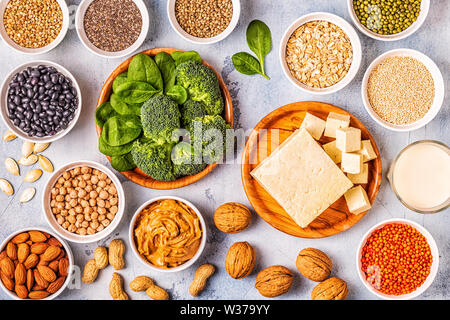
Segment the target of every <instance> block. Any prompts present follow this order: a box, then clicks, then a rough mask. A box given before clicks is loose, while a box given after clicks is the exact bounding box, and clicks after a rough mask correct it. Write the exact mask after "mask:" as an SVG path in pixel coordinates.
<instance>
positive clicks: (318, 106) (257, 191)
mask: <svg viewBox="0 0 450 320" xmlns="http://www.w3.org/2000/svg"><path fill="white" fill-rule="evenodd" d="M306 112H309V113H311V114H313V115H315V116H317V117H319V118H322V119H324V120H325V119H326V118H327V116H328V114H329V113H330V112H337V113H341V114H348V115H350V118H351V120H350V125H351V126H352V127H355V128H359V129H361V137H362V139H365V140H367V139H369V140H370V141H371V142H372V146H373V149H374V150H375V152H376V154H377V156H378V158H376V159H375V160H372V161H370V162H369V183H368V184H366V185H363V187H364V189H365V190H366V191H367V195H368V197H369V199H370V202H371V203H372V204H373V203H374V201H375V198H376V196H377V193H378V190H379V188H380V183H381V159H380V154H379V152H378V147H377V145H376V143H375V140H374V139H373V137H372V135H371V134H370V133H369V131H368V130H367V128H366V127H365V126H364V125H363V124H362V123H361V121H359V120H358V119H357V118H356V117H354V116H353V115H352V114H350V113H348V112H347V111H345V110H343V109H341V108H338V107H335V106H333V105H330V104H326V103H321V102H311V101H305V102H296V103H292V104H289V105H286V106H284V107H281V108H279V109H277V110H275V111H273V112H271V113H269V114H268V115H267V116H266V117H265V118H264V119H262V120H261V121H260V122H259V123H258V124H257V125H256V127H255V128H254V129H253V131H252V133H251V134H250V136H249V138H248V140H247V143H246V145H245V149H244V152H243V154H242V165H241V176H242V183H243V185H244V190H245V193H246V194H247V198H248V199H249V201H250V203H251V205H252V206H253V208H254V209H255V211H256V212H257V213H258V214H259V215H260V216H261V218H263V219H264V220H265V221H266V222H267V223H269V224H270V225H271V226H273V227H275V228H277V229H278V230H280V231H283V232H285V233H287V234H290V235H293V236H296V237H302V238H322V237H327V236H331V235H334V234H337V233H340V232H342V231H345V230H347V229H349V228H350V227H352V226H353V225H354V224H356V223H357V222H358V221H359V220H361V218H362V217H363V216H364V215H365V214H366V212H364V213H361V214H359V215H354V214H352V213H350V212H349V211H348V208H347V204H346V203H345V199H344V197H341V198H340V199H339V200H337V201H336V202H335V203H334V204H332V205H331V206H330V207H329V208H328V209H327V210H325V211H324V212H323V213H322V214H321V215H320V216H319V217H317V218H316V219H315V220H314V221H313V222H312V223H311V224H310V225H309V226H308V227H307V228H301V227H300V226H299V225H297V224H296V223H295V222H294V220H293V219H292V218H291V217H290V216H289V215H288V214H287V213H286V211H284V209H283V208H282V207H281V206H280V205H279V204H278V202H277V201H276V200H275V199H273V198H272V197H271V196H270V195H269V193H267V192H266V191H265V190H264V188H263V187H262V186H261V185H260V184H259V183H258V182H257V181H256V180H255V179H254V178H253V177H252V176H251V175H250V172H251V171H252V170H253V169H254V168H255V167H256V166H257V165H258V164H259V163H260V162H261V161H262V160H264V159H265V158H267V157H268V156H269V155H270V153H271V152H272V151H273V150H274V149H275V148H276V147H277V146H279V145H280V144H281V143H282V142H283V141H284V140H285V139H286V138H287V137H289V136H290V135H291V134H292V133H293V132H294V131H295V130H296V129H298V128H299V127H300V125H301V123H302V121H303V119H304V117H305V114H306ZM272 130H279V133H280V134H279V136H280V138H279V139H278V140H279V141H272V140H273V139H272V138H271V132H272ZM274 136H275V135H274ZM333 140H334V139H333V138H328V137H324V136H322V138H321V139H320V143H321V144H324V143H327V142H330V141H333ZM299 183H301V182H300V181H299Z"/></svg>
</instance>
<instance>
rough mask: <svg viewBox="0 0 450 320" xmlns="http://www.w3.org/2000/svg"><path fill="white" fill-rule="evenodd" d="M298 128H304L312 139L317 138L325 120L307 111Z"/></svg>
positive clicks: (321, 131) (323, 128)
mask: <svg viewBox="0 0 450 320" xmlns="http://www.w3.org/2000/svg"><path fill="white" fill-rule="evenodd" d="M300 129H306V131H308V132H309V134H310V135H311V136H312V137H313V138H314V139H316V140H319V139H320V138H321V137H322V134H323V131H324V130H325V121H324V120H322V119H320V118H319V117H316V116H315V115H312V114H311V113H308V112H307V113H306V116H305V119H303V122H302V125H301V126H300Z"/></svg>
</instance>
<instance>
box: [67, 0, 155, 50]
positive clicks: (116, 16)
mask: <svg viewBox="0 0 450 320" xmlns="http://www.w3.org/2000/svg"><path fill="white" fill-rule="evenodd" d="M149 25H150V22H149V16H148V10H147V7H146V5H145V3H144V1H142V0H83V1H82V2H81V4H80V5H79V6H78V9H77V13H76V17H75V26H76V29H77V33H78V37H79V38H80V40H81V42H82V43H83V45H84V46H85V47H86V48H87V49H88V50H89V51H91V52H92V53H94V54H96V55H98V56H101V57H104V58H121V57H125V56H127V55H129V54H131V53H133V52H134V51H136V50H137V49H138V48H139V47H140V46H141V45H142V43H144V41H145V38H146V37H147V33H148V28H149Z"/></svg>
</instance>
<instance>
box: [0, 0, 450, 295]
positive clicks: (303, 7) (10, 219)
mask: <svg viewBox="0 0 450 320" xmlns="http://www.w3.org/2000/svg"><path fill="white" fill-rule="evenodd" d="M241 2H242V10H241V11H242V15H241V19H240V21H239V24H238V26H237V28H236V29H235V31H234V32H233V33H232V34H231V35H230V36H229V37H228V38H227V39H225V40H224V41H222V42H219V43H217V44H214V45H209V46H196V45H192V44H190V43H188V42H186V41H184V40H182V39H181V38H180V37H179V36H177V35H176V34H175V32H174V31H173V30H172V29H171V28H170V25H169V22H168V20H167V16H166V1H164V0H159V1H156V0H154V1H146V3H147V5H148V8H149V14H150V17H151V21H150V32H149V35H148V38H147V40H146V42H145V43H144V45H143V46H142V47H141V49H142V50H144V49H148V48H153V47H178V48H182V49H187V50H197V51H198V52H199V53H200V54H201V55H202V57H203V58H204V59H206V60H207V61H208V62H210V63H211V64H212V65H213V66H214V67H215V68H217V69H218V70H221V72H222V76H223V78H224V80H225V82H226V83H227V85H228V88H229V89H230V92H231V95H232V97H233V101H234V112H235V123H236V125H237V126H238V127H242V128H244V129H245V130H248V129H251V128H252V127H253V126H254V125H255V124H256V123H257V122H258V121H259V120H260V119H261V118H262V117H263V116H265V115H266V114H267V113H269V112H270V111H272V110H274V109H276V108H278V107H280V106H282V105H285V104H287V103H291V102H294V101H301V100H319V101H323V102H328V103H331V104H334V105H337V106H340V107H342V108H345V109H346V110H348V111H350V112H352V113H353V114H354V115H356V116H357V117H358V118H359V119H360V120H361V121H362V122H363V123H364V124H365V125H366V126H367V127H368V128H369V129H370V130H371V132H372V134H373V135H374V137H375V140H376V141H377V143H378V147H379V149H380V152H381V154H382V162H383V172H384V173H386V171H387V168H388V165H389V163H390V162H391V160H392V159H393V157H395V155H396V154H397V153H398V152H399V151H400V150H401V149H402V148H403V147H405V146H406V145H408V144H409V143H411V142H413V141H416V140H421V139H435V140H440V141H442V142H445V143H446V144H447V145H448V144H450V119H449V118H450V111H449V107H448V98H449V95H448V89H447V88H448V86H449V85H450V83H449V80H450V74H449V70H450V68H449V67H450V62H449V60H448V51H449V49H450V37H449V36H448V35H449V34H450V3H449V1H446V0H433V1H432V5H431V8H430V13H429V15H428V18H427V20H426V21H425V24H424V25H423V26H422V28H421V29H420V30H419V31H418V32H417V33H415V34H414V35H412V36H411V37H409V38H407V39H404V40H400V41H397V42H390V43H386V42H381V41H376V40H373V39H370V38H368V37H366V36H363V35H362V34H360V33H359V36H360V38H361V41H362V47H363V59H362V63H361V68H360V70H359V72H358V74H357V76H356V77H355V79H354V80H353V81H352V83H350V84H349V85H348V86H347V87H346V88H345V89H343V90H342V91H340V92H338V93H336V94H332V95H330V96H323V97H320V98H318V97H314V96H312V95H307V94H304V93H302V92H300V91H299V90H298V89H296V88H295V87H294V86H293V85H292V84H290V83H289V81H288V80H287V79H286V78H285V76H284V75H283V74H282V71H281V68H280V64H279V59H278V45H279V42H280V38H281V35H282V34H283V32H284V30H285V29H286V28H287V27H288V26H289V25H290V24H291V23H292V21H294V20H295V19H297V18H298V17H299V16H301V15H303V14H306V13H309V12H313V11H328V12H332V13H335V14H337V15H339V16H341V17H343V18H344V19H346V20H347V21H350V18H349V16H348V13H347V8H346V1H344V0H340V1H335V0H318V1H312V0H309V1H306V0H305V1H298V0H283V1H278V0H243V1H241ZM68 3H69V4H77V3H79V1H68ZM257 18H258V19H261V20H264V21H265V22H266V23H267V24H268V25H269V27H270V28H271V30H272V38H273V45H274V46H273V49H272V51H271V53H270V54H269V55H268V57H267V60H266V68H267V73H268V74H269V75H270V76H271V78H272V79H271V80H270V81H267V80H265V79H264V78H262V77H259V76H254V77H248V76H244V75H242V74H240V73H238V72H236V71H234V68H233V66H232V64H231V55H232V54H234V53H235V52H237V51H248V48H247V45H246V42H245V30H246V27H247V25H248V23H249V22H250V21H251V20H253V19H257ZM401 47H407V48H413V49H416V50H419V51H421V52H424V53H425V54H427V55H428V56H430V57H431V58H432V59H433V60H434V61H435V62H436V64H437V65H438V66H439V67H440V69H441V71H442V73H443V76H444V81H445V85H446V99H445V100H444V106H443V108H442V110H441V111H440V113H439V114H438V115H437V117H436V118H435V119H434V120H433V121H432V122H431V123H430V124H428V125H427V126H426V127H424V128H421V129H419V130H417V131H414V132H411V133H394V132H391V131H387V130H386V129H383V128H381V127H380V126H378V125H377V124H375V123H374V122H373V121H372V120H371V118H370V117H369V115H368V114H367V113H366V111H365V110H364V108H363V105H362V99H361V94H360V86H361V79H362V77H363V74H364V70H365V68H366V67H367V66H368V65H369V63H370V62H371V61H372V60H373V59H374V58H375V57H377V56H378V55H380V54H381V53H383V52H385V51H387V50H390V49H394V48H401ZM36 58H38V59H48V60H52V61H55V62H58V63H60V64H62V65H63V66H65V67H66V68H67V69H69V70H70V71H71V72H72V73H73V74H74V76H75V77H76V78H77V79H78V82H79V84H80V87H81V91H82V93H83V101H84V104H83V111H82V114H81V116H80V119H79V122H78V124H77V125H76V127H75V128H74V129H73V131H72V132H71V133H70V134H68V135H67V136H66V137H65V138H64V139H63V140H61V141H58V142H56V143H53V144H52V146H51V147H50V148H49V149H48V150H47V151H46V152H45V155H46V156H47V157H48V158H49V159H51V160H52V161H53V164H54V165H55V167H56V168H58V167H59V166H61V165H63V164H65V163H67V162H69V161H73V160H79V159H89V160H94V161H98V162H101V163H103V164H107V160H106V158H105V157H104V156H103V155H101V154H100V153H99V152H98V150H97V141H96V140H97V139H96V135H95V124H94V110H95V105H96V100H97V97H98V94H99V91H100V88H101V85H102V83H103V82H104V80H105V79H106V78H107V76H108V75H109V74H110V73H111V71H112V70H114V68H115V67H116V66H117V65H118V64H119V63H120V62H121V61H120V60H114V59H110V60H108V59H103V58H99V57H97V56H95V55H93V54H91V53H89V52H88V51H87V50H86V49H85V48H84V47H83V46H82V44H81V43H80V42H79V40H78V38H77V35H76V32H75V30H73V29H72V30H69V32H68V34H67V37H66V38H65V39H64V41H63V42H62V43H61V45H60V46H59V47H58V48H56V49H55V50H53V51H51V52H50V53H47V54H44V55H41V56H38V57H36ZM31 59H33V58H32V57H29V56H25V55H21V54H18V53H16V52H14V51H12V50H11V49H9V48H8V47H7V46H6V45H5V44H4V43H0V79H2V78H3V77H4V76H5V75H6V74H7V73H8V72H9V71H10V70H11V69H12V68H14V67H15V66H17V65H19V64H21V63H24V62H26V61H30V60H31ZM0 130H1V132H3V131H4V130H5V126H4V125H3V123H2V124H0ZM20 146H21V144H20V142H19V141H18V140H15V141H13V142H9V143H0V154H1V157H2V159H0V160H1V163H2V165H0V177H6V178H7V179H8V180H10V181H11V183H12V184H13V185H14V187H15V191H16V193H15V195H14V197H10V198H7V197H6V196H5V195H4V194H0V238H1V239H2V240H3V239H4V238H5V237H7V235H8V234H10V233H11V232H13V231H14V230H17V229H19V228H23V227H26V226H30V227H31V226H41V227H47V225H46V223H45V220H44V216H43V213H42V211H41V197H42V189H43V186H44V183H45V182H46V180H47V179H48V177H49V175H48V174H44V176H43V177H42V178H41V179H40V180H39V181H38V182H37V183H35V184H34V185H35V186H36V187H37V189H38V191H37V193H36V196H35V198H34V199H33V200H32V201H31V202H29V203H27V204H19V201H18V199H19V196H20V194H21V192H22V191H23V190H24V189H25V188H26V187H28V185H29V184H28V183H22V179H23V176H22V177H15V176H12V175H11V174H9V173H8V172H7V171H6V170H5V169H4V166H3V159H4V158H6V157H14V158H16V159H18V158H19V156H20ZM241 152H242V150H241V149H239V150H238V154H239V157H238V158H240V154H241ZM108 165H109V164H108ZM22 170H23V171H22V172H25V170H26V169H25V170H24V169H23V167H22ZM121 181H122V182H123V187H124V189H125V194H126V197H127V208H126V213H125V215H124V218H123V221H122V223H121V226H120V227H119V229H117V230H116V232H114V234H113V235H112V236H111V237H109V238H108V239H105V240H104V241H100V242H99V243H97V244H95V243H93V244H90V245H79V244H72V243H71V244H70V245H71V247H72V249H73V253H74V256H75V262H76V264H77V265H80V266H82V265H83V264H84V263H85V262H86V261H87V260H88V259H90V258H92V253H93V250H94V249H95V247H96V246H97V245H105V244H106V245H107V244H108V243H109V241H110V240H111V239H112V238H113V237H120V238H121V239H123V240H125V241H126V240H127V238H128V223H129V221H130V218H131V216H132V214H133V213H134V211H135V210H136V209H137V208H138V207H139V206H140V205H141V204H142V203H143V202H144V201H146V200H148V199H150V198H152V197H156V196H160V195H177V196H181V197H184V198H186V199H188V200H189V201H192V202H193V203H194V204H195V205H196V206H197V207H198V208H199V209H200V210H201V211H202V212H203V214H204V217H205V219H206V223H207V225H208V227H209V229H208V231H209V237H208V241H207V245H206V249H205V252H204V253H203V255H202V257H201V258H200V260H199V262H198V263H197V264H196V265H199V264H201V263H205V262H210V263H213V264H215V265H216V266H217V268H218V272H217V274H216V275H215V276H214V277H213V278H211V280H210V282H209V284H208V286H207V289H206V290H205V291H204V292H203V294H202V295H201V296H200V297H199V298H200V299H260V298H262V297H261V296H260V295H259V293H258V292H257V291H256V289H254V282H255V277H256V274H257V272H258V271H259V270H261V269H263V268H265V267H267V266H270V265H273V264H281V265H285V266H286V267H289V268H290V269H291V270H292V271H294V272H295V278H294V285H293V287H292V289H291V290H290V292H289V293H288V294H286V295H284V296H282V297H280V298H282V299H309V297H310V293H311V290H312V288H313V287H314V285H315V283H313V282H311V281H309V280H307V279H306V278H304V277H302V276H301V275H300V274H299V273H298V272H296V271H295V270H296V268H295V259H296V256H297V253H298V251H299V250H300V249H303V248H305V247H316V248H318V249H322V250H324V251H325V252H326V253H327V254H329V255H330V257H331V259H332V260H333V262H334V267H333V275H335V276H338V277H341V278H342V279H344V280H346V281H347V283H348V285H349V299H374V298H375V296H374V295H372V294H371V293H369V292H368V291H367V290H366V289H365V288H364V287H363V285H362V283H361V282H360V280H359V279H358V276H357V273H356V269H355V252H356V248H357V245H358V243H359V241H360V238H361V237H362V236H363V234H364V233H365V232H366V231H367V230H368V229H369V228H370V227H371V226H372V225H374V224H375V223H377V222H379V221H381V220H384V219H388V218H392V217H402V218H408V219H411V220H414V221H416V222H418V223H420V224H421V225H423V226H424V227H425V228H427V229H428V230H429V231H430V233H431V234H432V235H433V236H434V238H435V240H436V242H437V245H438V248H439V252H440V266H439V271H438V274H437V277H436V280H435V281H434V283H433V284H432V285H431V287H430V288H429V289H428V290H427V291H426V292H425V293H424V294H423V295H421V296H420V297H419V298H418V299H449V298H450V290H449V287H448V276H449V275H450V259H449V256H448V254H449V251H450V235H449V225H450V215H449V213H450V210H447V211H445V212H440V213H438V214H434V215H421V214H418V213H414V212H412V211H409V210H408V209H406V208H404V207H403V206H402V205H401V204H400V202H399V201H398V200H397V198H396V197H395V195H394V194H393V193H392V191H391V189H390V187H389V184H388V182H387V181H386V179H385V178H383V181H382V185H381V189H380V192H379V194H378V198H377V201H376V202H375V204H374V205H373V208H372V210H371V211H370V212H369V213H368V214H367V215H366V216H365V217H364V218H363V219H362V221H360V222H359V223H358V224H357V225H355V226H354V227H353V228H351V229H350V230H348V231H346V232H343V233H341V234H339V235H336V236H333V237H330V238H324V239H314V240H313V239H311V240H310V239H300V238H294V237H291V236H288V235H286V234H283V233H281V232H279V231H277V230H275V229H274V228H272V227H270V226H269V225H268V224H267V223H265V222H264V221H263V220H262V219H260V218H259V217H258V216H257V215H254V219H253V223H252V225H251V226H250V227H249V229H247V230H245V231H244V232H242V233H240V234H236V235H227V234H224V233H221V232H219V231H218V230H217V229H215V227H214V224H213V220H212V215H213V212H214V209H215V208H216V207H217V206H218V205H220V204H221V203H223V202H228V201H237V202H242V203H245V204H247V205H248V201H247V199H246V197H245V194H244V191H243V188H242V183H241V177H240V167H239V165H238V164H235V165H222V166H219V167H217V168H216V169H215V170H214V171H213V172H212V173H211V174H209V175H208V176H207V177H206V178H204V179H203V180H201V181H199V182H197V183H196V184H194V185H191V186H188V187H185V188H182V189H178V190H173V191H158V190H151V189H145V188H142V187H139V186H137V185H135V184H133V183H131V182H129V181H127V180H125V179H123V178H122V177H121ZM235 241H249V242H250V243H251V244H252V245H253V246H254V247H255V250H256V254H257V263H256V267H255V271H254V272H253V273H252V275H251V276H249V277H247V278H245V279H242V280H234V279H231V278H230V277H229V276H228V275H227V274H226V272H225V270H224V267H223V265H224V259H225V255H226V252H227V250H228V247H229V246H230V245H231V244H232V243H234V242H235ZM194 269H195V268H190V269H188V270H185V271H183V272H180V273H177V274H167V275H166V274H161V273H158V272H149V271H147V270H146V269H145V267H144V266H143V265H142V264H141V263H140V262H139V261H138V260H137V259H136V258H135V257H134V256H133V255H132V252H131V251H130V250H127V252H126V268H125V269H123V270H121V271H120V273H121V274H122V275H123V276H124V277H125V281H126V283H129V281H131V280H132V279H133V278H134V276H137V275H142V274H146V275H149V276H151V277H152V278H154V279H155V281H156V282H157V283H158V284H159V285H160V286H162V287H164V288H167V289H168V291H169V292H170V295H171V297H172V298H173V299H187V298H189V297H190V296H189V294H188V286H189V284H190V282H191V280H192V277H193V274H194V271H195V270H194ZM112 272H113V270H112V267H109V268H107V269H105V270H102V271H101V272H100V276H99V278H98V280H97V281H96V282H95V283H94V284H91V285H84V284H83V285H81V288H80V289H66V291H65V292H64V293H63V294H62V295H61V296H60V297H59V298H60V299H109V298H110V297H109V293H108V289H107V286H108V283H109V280H110V278H111V274H112ZM127 291H128V293H129V294H130V296H131V298H132V299H146V298H147V297H146V296H145V294H144V293H134V292H130V290H127ZM6 297H7V296H6V295H5V294H4V293H3V292H0V299H6Z"/></svg>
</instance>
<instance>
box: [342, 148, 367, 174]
mask: <svg viewBox="0 0 450 320" xmlns="http://www.w3.org/2000/svg"><path fill="white" fill-rule="evenodd" d="M362 166H363V157H362V155H360V154H358V153H347V152H343V153H342V162H341V169H342V171H344V172H347V173H352V174H359V173H361V170H362Z"/></svg>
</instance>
